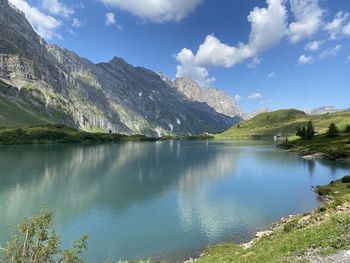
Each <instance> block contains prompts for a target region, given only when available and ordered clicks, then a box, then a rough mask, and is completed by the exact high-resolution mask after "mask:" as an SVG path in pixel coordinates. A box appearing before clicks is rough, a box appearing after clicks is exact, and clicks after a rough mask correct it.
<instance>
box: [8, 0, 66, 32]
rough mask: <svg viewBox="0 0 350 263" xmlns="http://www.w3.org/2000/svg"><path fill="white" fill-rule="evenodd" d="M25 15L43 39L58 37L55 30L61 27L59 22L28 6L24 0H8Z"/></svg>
mask: <svg viewBox="0 0 350 263" xmlns="http://www.w3.org/2000/svg"><path fill="white" fill-rule="evenodd" d="M10 2H11V3H12V4H13V5H15V6H16V7H17V8H18V9H19V10H21V11H22V12H23V13H24V14H25V15H26V18H27V19H28V21H29V22H30V24H31V25H32V26H33V28H34V30H35V31H36V32H37V33H38V34H39V35H40V36H42V37H43V38H45V39H52V38H54V37H58V38H59V37H60V35H59V34H57V33H56V30H57V29H58V28H59V27H60V26H61V22H60V21H59V20H57V19H55V18H54V17H52V16H49V15H46V14H44V13H42V12H41V11H39V9H37V8H35V7H32V6H30V5H29V4H28V3H27V2H26V1H25V0H10Z"/></svg>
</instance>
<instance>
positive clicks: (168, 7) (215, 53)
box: [10, 0, 350, 112]
mask: <svg viewBox="0 0 350 263" xmlns="http://www.w3.org/2000/svg"><path fill="white" fill-rule="evenodd" d="M10 1H11V2H12V3H13V4H15V5H16V6H17V7H18V8H19V9H21V10H22V11H24V12H25V14H26V16H27V18H28V20H29V21H30V22H31V23H32V25H33V27H34V28H35V29H36V31H37V32H38V33H39V34H40V35H41V36H43V37H44V38H45V39H46V40H47V41H48V42H49V43H54V44H58V45H60V46H63V47H65V48H67V49H70V50H73V51H75V52H76V53H78V54H79V55H81V56H83V57H86V58H88V59H90V60H92V61H93V62H102V61H109V60H110V59H111V58H112V57H113V56H119V57H122V58H124V59H125V60H126V61H128V62H129V63H131V64H133V65H137V66H143V67H146V68H149V69H152V70H154V71H157V72H158V71H163V72H164V73H166V74H167V75H168V76H169V77H171V78H175V77H176V76H184V75H190V76H191V77H193V78H194V79H196V80H197V81H198V82H200V83H201V84H202V85H207V86H214V87H217V88H219V89H221V90H223V91H225V92H227V93H228V94H230V95H231V96H233V97H236V99H237V103H238V104H239V105H240V107H241V108H242V109H243V110H244V111H247V112H249V111H254V110H257V109H259V108H261V107H268V108H270V109H279V108H292V107H293V108H299V109H310V108H315V107H318V106H324V105H334V106H336V107H338V108H347V107H350V103H349V98H350V87H349V86H350V85H349V83H350V74H349V73H350V1H344V0H331V1H330V0H329V1H326V0H267V1H265V0H237V1H232V0H220V1H215V0H177V1H175V0H157V1H154V0H142V1H140V0H85V1H68V0H10Z"/></svg>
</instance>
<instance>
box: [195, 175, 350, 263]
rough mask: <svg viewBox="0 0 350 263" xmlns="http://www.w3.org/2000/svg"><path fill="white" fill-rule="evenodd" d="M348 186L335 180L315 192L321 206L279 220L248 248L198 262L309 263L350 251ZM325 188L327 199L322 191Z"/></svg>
mask: <svg viewBox="0 0 350 263" xmlns="http://www.w3.org/2000/svg"><path fill="white" fill-rule="evenodd" d="M348 179H350V178H348ZM349 182H350V180H349V181H348V180H338V181H335V182H331V183H330V184H329V185H327V186H323V187H317V188H316V189H315V191H316V192H319V193H320V192H321V193H322V195H323V196H327V198H328V200H329V201H328V202H327V203H326V204H325V205H324V206H321V207H320V208H318V209H316V210H314V211H312V212H309V213H305V214H304V215H296V216H292V217H290V218H288V219H285V220H282V222H280V223H279V224H277V225H276V226H274V227H273V228H272V229H271V230H270V231H267V232H266V233H265V234H264V235H263V236H262V237H261V238H257V239H255V240H253V241H252V242H251V243H249V244H245V245H237V244H221V245H218V246H215V247H212V248H209V249H208V250H207V251H206V252H205V255H204V256H203V257H201V258H200V259H199V260H198V262H201V263H202V262H203V263H205V262H240V263H241V262H247V263H248V262H251V263H253V262H257V263H260V262H310V260H311V259H314V257H315V256H317V257H320V256H321V257H326V256H327V255H331V254H335V253H337V252H339V251H342V250H350V183H349ZM325 187H326V188H327V189H328V190H327V194H326V195H325V194H323V190H322V188H325ZM320 189H321V190H320Z"/></svg>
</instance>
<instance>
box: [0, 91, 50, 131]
mask: <svg viewBox="0 0 350 263" xmlns="http://www.w3.org/2000/svg"><path fill="white" fill-rule="evenodd" d="M0 109H1V111H0V127H19V126H28V125H39V124H44V123H48V122H49V120H48V118H47V117H45V116H43V115H42V114H40V113H39V112H37V111H35V110H32V109H29V108H24V107H22V106H21V105H20V104H17V103H15V102H12V101H10V100H7V99H6V98H5V97H2V96H0Z"/></svg>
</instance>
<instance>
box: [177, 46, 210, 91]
mask: <svg viewBox="0 0 350 263" xmlns="http://www.w3.org/2000/svg"><path fill="white" fill-rule="evenodd" d="M175 57H176V60H177V61H178V62H179V63H180V65H178V66H177V68H176V69H177V70H176V77H177V78H180V77H184V76H190V77H192V78H193V79H194V80H195V81H197V82H198V83H199V84H200V85H201V86H204V87H207V86H209V85H210V84H211V83H213V82H214V81H215V78H210V77H209V73H208V70H207V69H206V68H204V67H201V66H198V65H196V64H195V61H194V55H193V52H192V51H191V50H189V49H187V48H184V49H182V50H181V51H180V52H179V53H178V54H177V55H176V56H175Z"/></svg>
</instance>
